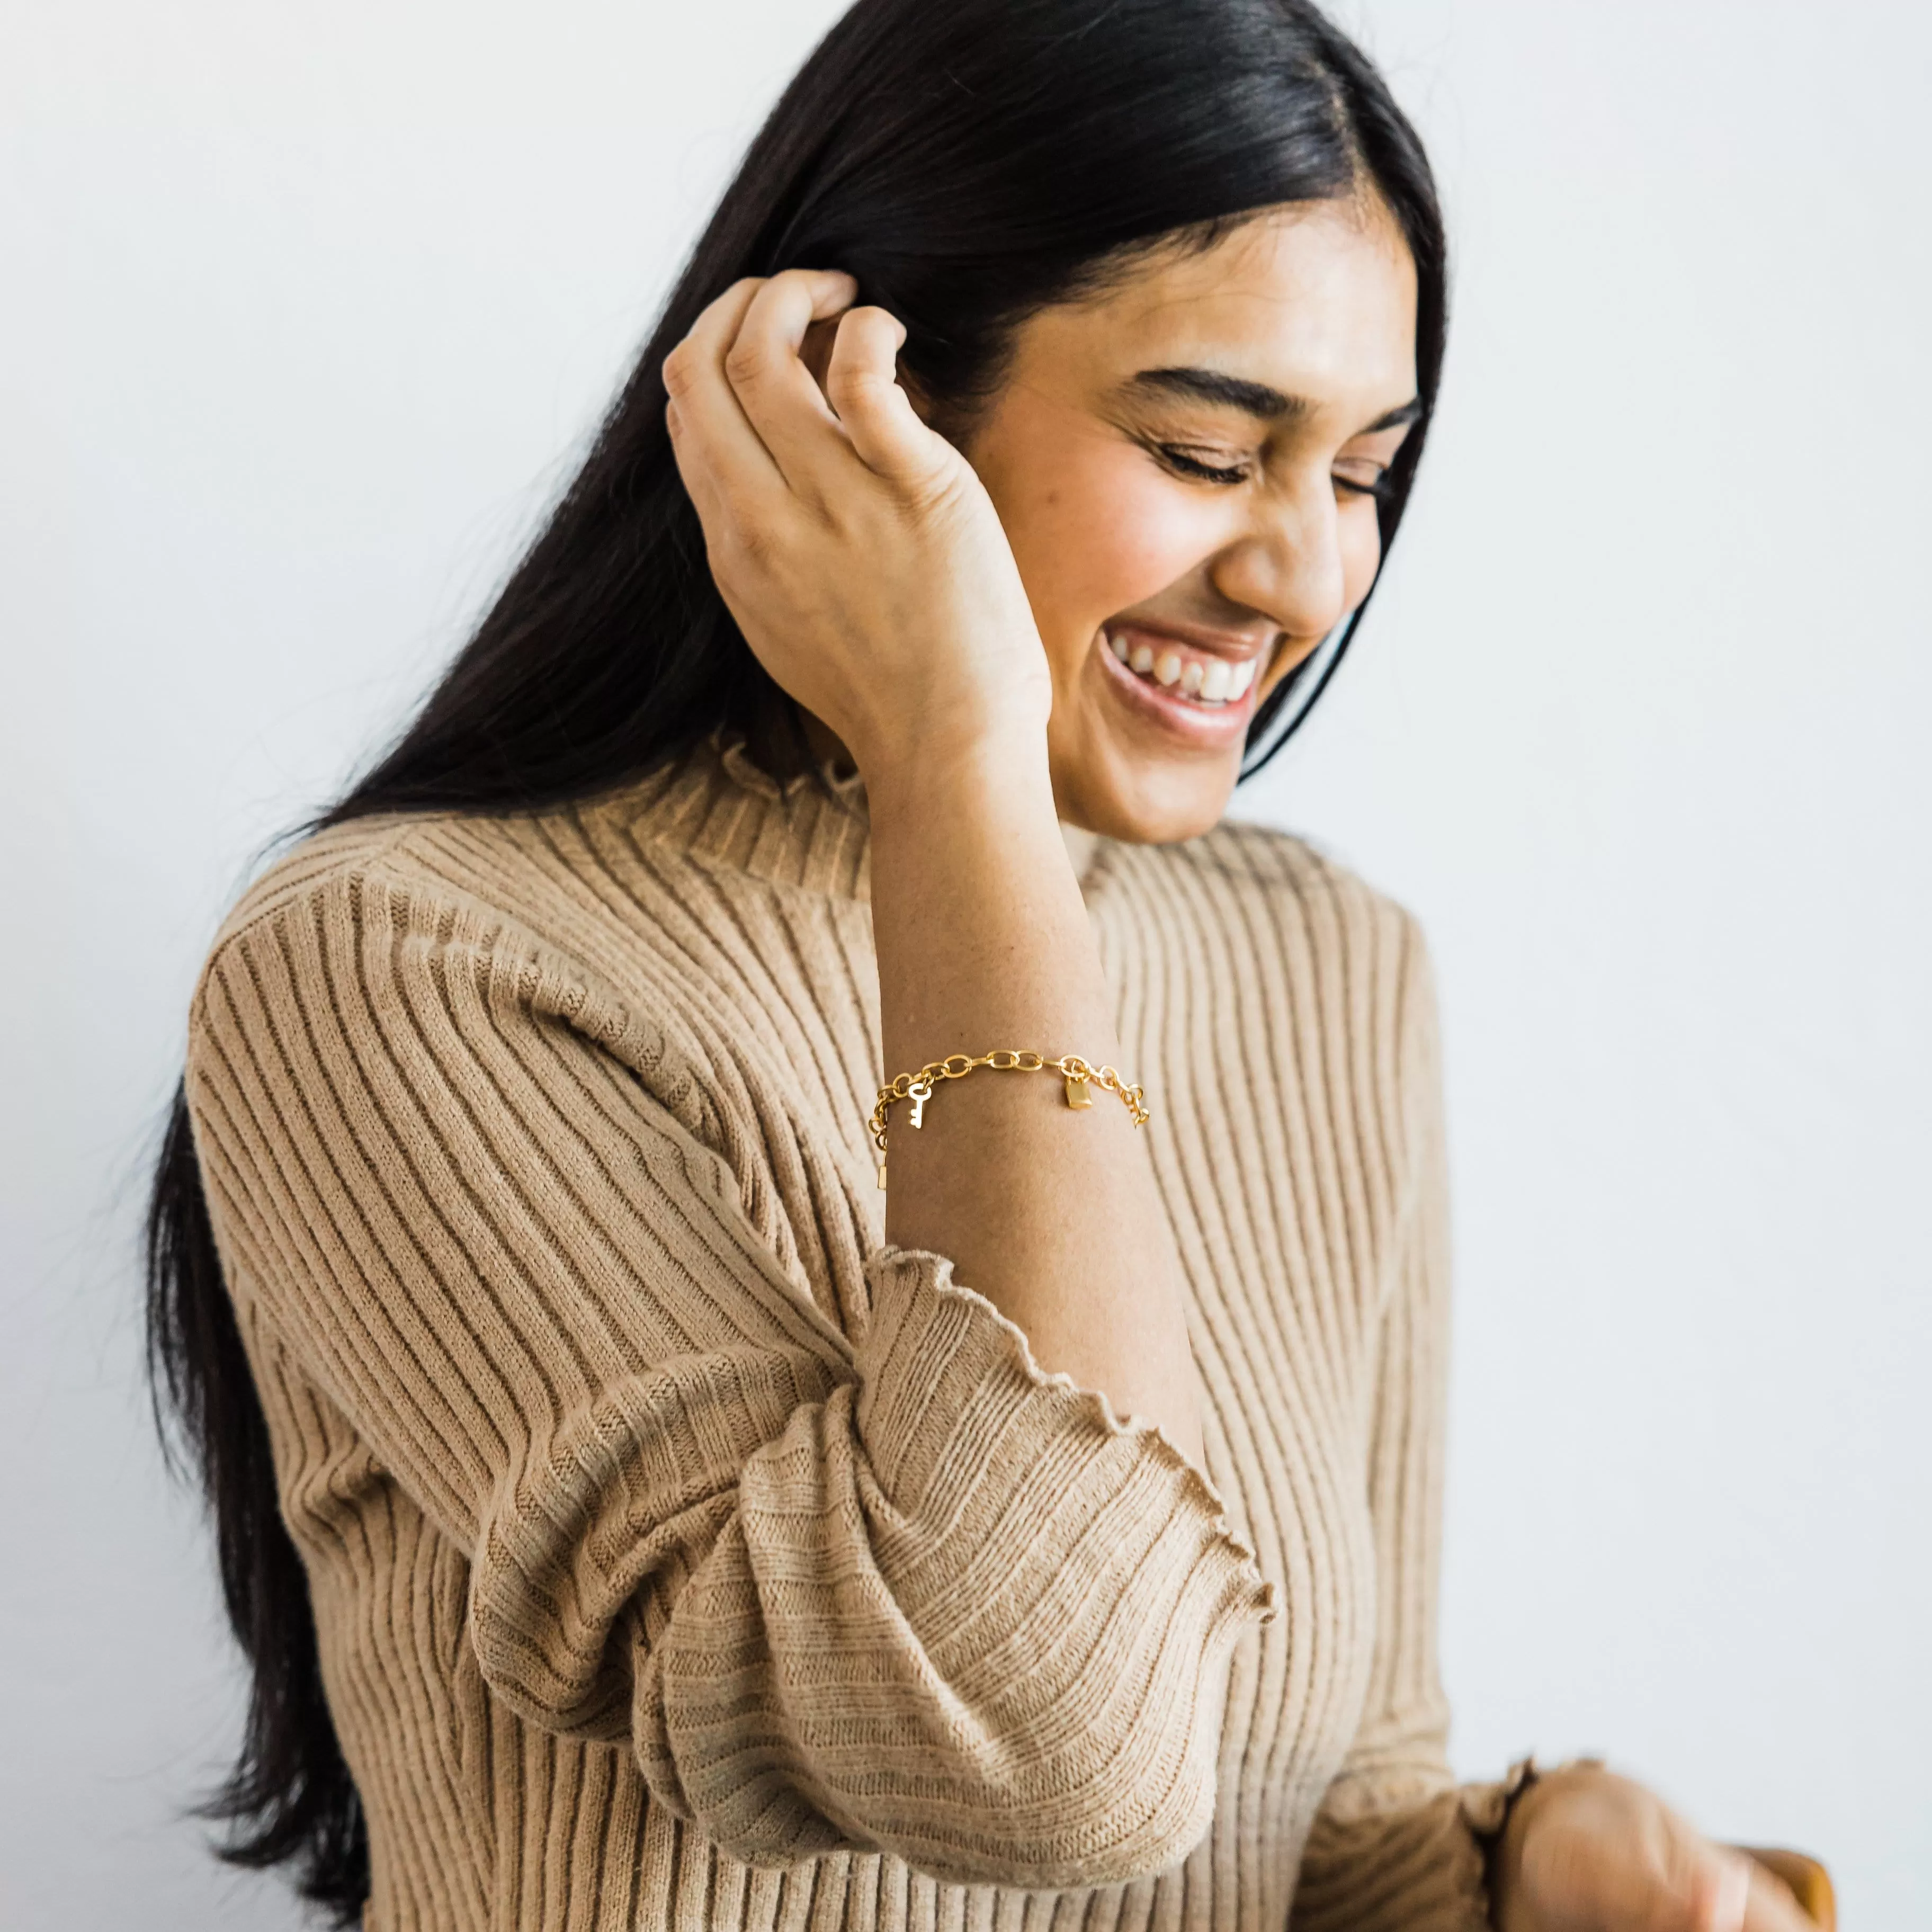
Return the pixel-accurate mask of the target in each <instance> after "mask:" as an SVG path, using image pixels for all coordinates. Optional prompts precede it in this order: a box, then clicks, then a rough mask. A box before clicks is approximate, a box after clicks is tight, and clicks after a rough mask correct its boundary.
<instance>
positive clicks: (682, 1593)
mask: <svg viewBox="0 0 1932 1932" xmlns="http://www.w3.org/2000/svg"><path fill="white" fill-rule="evenodd" d="M722 1085H724V1083H722V1082H711V1081H708V1080H707V1079H706V1073H705V1069H704V1067H703V1062H702V1057H701V1055H694V1054H693V1053H691V1052H688V1051H687V1052H679V1051H678V1050H676V1049H675V1048H674V1047H673V1046H672V1045H670V1043H668V1037H667V1033H666V1031H664V1029H663V1028H661V1027H659V1026H658V1025H656V1024H655V1023H654V1022H652V1021H651V1020H650V1019H648V1018H647V1017H646V1016H640V1015H639V1014H637V1013H635V1012H634V1011H631V1010H627V1009H626V1008H625V1006H624V1005H623V1004H622V1002H621V1001H619V1000H617V999H616V998H615V997H614V995H612V994H611V993H610V992H609V991H608V990H607V989H604V988H602V987H601V986H600V984H599V983H598V980H597V977H596V976H595V974H592V973H590V972H589V971H585V970H580V968H577V966H576V965H574V964H573V963H572V962H570V961H569V960H568V959H566V958H565V957H563V956H560V955H559V954H558V953H556V952H555V951H554V950H552V949H550V948H548V947H545V946H544V945H542V944H539V943H538V941H535V940H534V939H532V938H530V937H529V935H526V934H523V933H522V932H520V931H519V929H517V928H516V927H515V926H514V925H513V924H511V922H508V921H506V920H505V919H502V918H501V917H500V916H498V915H496V914H495V913H491V912H490V911H489V910H488V909H487V908H486V907H478V906H476V905H475V904H471V903H469V902H468V901H463V900H460V899H455V900H453V901H452V900H449V899H446V898H443V897H441V896H440V895H439V893H438V892H437V890H436V889H434V888H433V887H431V886H424V885H422V884H420V883H418V882H416V880H413V878H411V877H409V876H407V874H391V873H389V872H388V871H385V870H384V869H383V868H381V867H380V865H366V866H364V867H362V868H359V869H356V870H351V869H347V868H344V869H341V870H338V871H331V872H326V873H325V874H323V876H322V877H320V879H319V880H311V881H309V882H308V883H306V884H305V886H304V887H303V889H302V890H300V891H299V892H294V893H292V894H290V895H288V896H287V897H286V898H283V899H281V900H279V901H274V902H272V904H270V905H269V907H268V909H267V910H263V911H260V912H258V913H257V914H256V915H255V916H253V917H251V919H248V921H247V922H246V923H245V924H243V925H242V926H240V927H239V929H236V930H235V931H233V932H231V933H230V934H229V935H228V936H226V938H225V939H224V941H223V943H222V944H221V945H220V947H218V948H217V952H216V954H215V956H214V958H213V959H212V960H211V962H210V965H209V966H208V970H207V971H206V973H205V976H204V978H203V981H202V986H201V988H200V990H199V993H198V995H197V998H196V1004H195V1007H194V1010H193V1020H192V1025H191V1032H190V1054H189V1092H190V1100H191V1103H192V1106H193V1115H194V1120H195V1124H196V1144H197V1147H198V1149H199V1156H200V1160H201V1163H202V1171H203V1173H204V1175H205V1179H206V1182H207V1184H208V1195H209V1200H210V1206H211V1213H212V1214H213V1217H214V1223H215V1227H216V1232H217V1239H218V1241H219V1244H220V1248H221V1250H222V1254H223V1262H224V1265H225V1269H226V1274H227V1277H228V1280H229V1286H230V1289H231V1292H233V1294H234V1295H235V1296H236V1298H237V1300H238V1301H239V1302H240V1303H242V1304H244V1305H245V1307H246V1308H247V1311H248V1314H249V1316H250V1317H251V1319H252V1320H254V1321H257V1322H260V1323H261V1324H263V1325H265V1326H266V1328H268V1329H269V1331H271V1332H272V1333H273V1334H274V1335H275V1337H276V1338H277V1339H278V1341H279V1343H280V1344H281V1347H282V1349H284V1351H285V1352H286V1353H287V1355H289V1356H290V1357H291V1358H293V1361H295V1363H296V1364H297V1365H298V1366H299V1369H300V1370H301V1372H302V1373H303V1374H305V1376H308V1377H310V1378H311V1379H313V1380H314V1383H315V1384H316V1385H317V1388H319V1389H320V1390H321V1391H323V1393H324V1394H326V1395H327V1396H328V1397H330V1398H331V1399H332V1400H333V1401H334V1402H335V1404H336V1405H337V1406H338V1407H339V1408H340V1409H342V1410H343V1411H344V1412H345V1414H346V1415H347V1416H348V1417H349V1418H350V1421H351V1422H352V1424H353V1426H354V1427H355V1428H356V1430H357V1431H358V1432H359V1433H360V1434H361V1435H362V1436H363V1437H364V1438H365V1440H366V1441H367V1442H368V1445H369V1448H370V1451H371V1454H373V1455H374V1456H375V1457H377V1459H378V1460H379V1461H380V1463H381V1464H382V1465H383V1466H384V1467H385V1468H386V1469H387V1470H388V1471H389V1472H390V1474H391V1475H392V1478H393V1480H394V1481H395V1482H396V1483H397V1484H399V1485H401V1487H403V1488H404V1490H406V1491H407V1493H409V1494H410V1496H411V1497H412V1498H413V1499H414V1500H415V1502H416V1503H417V1505H418V1506H419V1508H422V1511H424V1513H425V1515H426V1516H427V1517H428V1518H429V1520H431V1522H433V1523H434V1524H435V1525H436V1526H437V1529H438V1530H439V1531H440V1533H441V1534H443V1535H445V1536H446V1537H448V1538H450V1539H451V1540H452V1541H453V1542H454V1543H455V1544H457V1545H458V1547H460V1549H461V1550H462V1551H463V1553H464V1554H465V1556H466V1558H467V1559H468V1561H469V1565H470V1566H471V1588H470V1593H469V1613H468V1628H467V1635H468V1641H469V1643H471V1644H472V1646H473V1647H474V1649H475V1655H476V1658H477V1659H478V1664H479V1667H480V1669H481V1673H482V1674H483V1676H484V1679H485V1682H487V1685H489V1687H490V1690H491V1691H492V1692H493V1694H494V1695H495V1696H496V1697H498V1698H499V1699H500V1700H502V1701H503V1702H504V1703H505V1704H506V1705H507V1706H509V1707H510V1708H511V1709H513V1710H514V1712H516V1713H517V1715H519V1716H520V1718H523V1720H524V1721H526V1722H528V1723H529V1724H534V1725H538V1726H541V1727H544V1728H547V1729H549V1730H555V1731H558V1732H562V1733H570V1734H573V1735H576V1736H583V1737H587V1738H596V1739H610V1740H613V1741H619V1740H622V1741H627V1742H628V1745H629V1746H630V1748H631V1749H632V1750H634V1752H635V1754H636V1755H637V1760H638V1761H639V1763H640V1766H641V1768H642V1771H643V1775H644V1777H645V1778H646V1781H647V1782H648V1784H649V1787H650V1789H651V1790H652V1793H653V1795H654V1796H655V1798H656V1799H658V1800H659V1801H660V1802H662V1803H664V1804H665V1805H667V1806H669V1807H670V1808H671V1809H672V1810H673V1811H675V1812H676V1814H678V1815H679V1816H680V1817H684V1818H686V1819H688V1820H694V1822H695V1823H697V1826H699V1827H700V1829H702V1831H703V1832H704V1833H705V1835H706V1836H707V1837H709V1838H710V1839H711V1840H712V1841H714V1842H715V1843H717V1844H718V1846H721V1848H722V1849H725V1850H727V1852H731V1853H733V1854H734V1855H736V1856H738V1857H739V1858H744V1859H746V1860H748V1861H752V1862H754V1863H760V1864H782V1863H786V1862H789V1861H793V1860H796V1859H799V1858H805V1857H809V1856H811V1855H814V1854H817V1853H819V1852H826V1851H828V1850H832V1849H851V1848H857V1849H876V1850H883V1851H888V1852H893V1853H895V1854H896V1855H898V1856H900V1857H901V1858H904V1859H905V1860H906V1861H907V1862H908V1863H909V1864H911V1865H912V1866H913V1867H915V1868H916V1869H918V1870H922V1871H924V1872H926V1873H929V1874H932V1875H933V1876H938V1877H943V1878H950V1879H959V1880H965V1881H974V1882H996V1883H1004V1884H1010V1885H1025V1886H1029V1887H1035V1888H1040V1887H1061V1886H1070V1885H1095V1884H1105V1883H1111V1882H1116V1881H1120V1880H1124V1879H1130V1878H1133V1877H1136V1876H1142V1875H1144V1874H1146V1873H1150V1872H1152V1871H1154V1870H1158V1869H1160V1868H1161V1867H1164V1866H1166V1865H1167V1864H1171V1863H1172V1862H1174V1861H1175V1860H1177V1859H1178V1858H1181V1856H1183V1855H1185V1854H1186V1852H1187V1851H1188V1850H1189V1849H1190V1848H1191V1846H1193V1843H1194V1842H1195V1841H1196V1839H1198V1838H1199V1837H1200V1835H1202V1832H1204V1831H1205V1829H1206V1826H1207V1823H1208V1819H1209V1817H1210V1815H1211V1811H1212V1808H1213V1804H1214V1761H1215V1757H1216V1754H1217V1746H1218V1742H1219V1731H1220V1712H1221V1704H1222V1698H1223V1687H1224V1683H1225V1678H1226V1664H1227V1660H1228V1656H1229V1652H1230V1650H1231V1649H1232V1646H1233V1643H1234V1642H1235V1639H1236V1637H1238V1635H1239V1634H1240V1631H1241V1628H1243V1627H1244V1625H1245V1624H1246V1623H1247V1622H1249V1621H1250V1619H1252V1618H1253V1617H1254V1616H1256V1615H1258V1614H1259V1613H1262V1611H1263V1610H1264V1609H1265V1601H1266V1589H1265V1586H1264V1585H1263V1583H1262V1581H1261V1580H1260V1577H1259V1574H1258V1572H1257V1571H1256V1568H1255V1566H1254V1563H1253V1557H1252V1556H1251V1554H1250V1553H1249V1552H1248V1551H1247V1550H1246V1549H1245V1548H1244V1547H1242V1546H1241V1544H1238V1542H1237V1541H1235V1539H1234V1538H1232V1536H1231V1535H1230V1534H1229V1532H1228V1530H1227V1529H1226V1526H1225V1525H1224V1523H1223V1521H1222V1520H1221V1516H1220V1506H1219V1504H1218V1502H1217V1499H1215V1497H1214V1494H1213V1492H1212V1491H1211V1489H1210V1488H1209V1487H1208V1484H1207V1483H1206V1482H1205V1480H1204V1479H1203V1478H1202V1477H1201V1476H1200V1475H1199V1474H1198V1473H1197V1472H1196V1471H1195V1470H1194V1469H1193V1468H1192V1466H1190V1465H1189V1464H1188V1463H1187V1462H1186V1461H1185V1460H1184V1458H1183V1457H1181V1456H1180V1455H1179V1454H1178V1453H1177V1452H1176V1451H1175V1450H1174V1449H1173V1448H1172V1447H1171V1446H1170V1445H1169V1443H1168V1442H1167V1441H1166V1439H1165V1438H1164V1437H1163V1436H1160V1434H1159V1433H1158V1432H1157V1431H1155V1430H1151V1429H1148V1428H1146V1427H1142V1426H1139V1425H1136V1424H1121V1423H1120V1422H1119V1421H1117V1420H1116V1419H1115V1418H1114V1417H1113V1415H1112V1413H1111V1412H1110V1411H1109V1409H1108V1408H1107V1406H1106V1403H1105V1402H1104V1401H1103V1400H1101V1399H1100V1397H1097V1396H1096V1395H1094V1394H1090V1393H1087V1392H1084V1391H1081V1390H1079V1389H1078V1388H1075V1387H1074V1386H1073V1385H1072V1384H1070V1382H1067V1380H1066V1379H1064V1378H1061V1377H1055V1376H1046V1375H1043V1373H1040V1370H1038V1369H1037V1367H1036V1366H1035V1364H1034V1362H1033V1361H1032V1359H1031V1355H1030V1354H1029V1352H1028V1348H1027V1346H1026V1343H1025V1339H1024V1337H1022V1335H1021V1334H1020V1333H1019V1331H1018V1330H1016V1328H1013V1325H1011V1324H1010V1323H1009V1322H1007V1321H1005V1320H1004V1319H1003V1318H1002V1317H1001V1316H1000V1315H999V1314H998V1312H997V1311H996V1310H995V1309H994V1308H993V1307H992V1305H991V1304H989V1303H988V1302H987V1301H985V1300H984V1299H983V1298H981V1297H980V1296H979V1295H975V1294H974V1293H973V1292H971V1290H970V1289H968V1288H966V1287H965V1286H962V1285H960V1284H959V1283H956V1282H955V1281H954V1280H953V1279H952V1274H951V1270H950V1265H949V1264H948V1263H947V1262H946V1261H945V1260H944V1259H942V1258H940V1257H938V1256H932V1255H927V1254H918V1253H907V1252H901V1251H897V1250H891V1249H886V1250H883V1251H882V1252H880V1253H877V1255H875V1256H874V1257H873V1259H872V1260H871V1263H870V1264H869V1266H868V1271H867V1277H868V1283H869V1286H870V1289H871V1314H870V1316H869V1319H868V1321H867V1322H866V1323H865V1326H864V1327H863V1328H862V1331H861V1332H860V1333H859V1334H857V1335H856V1337H853V1338H848V1337H846V1336H844V1334H841V1333H840V1332H839V1331H838V1330H837V1329H836V1328H835V1327H834V1326H832V1325H831V1324H830V1323H829V1322H828V1321H827V1320H826V1319H825V1318H824V1317H823V1316H821V1315H820V1313H819V1312H818V1311H817V1309H816V1308H815V1307H814V1306H813V1304H811V1301H810V1300H809V1298H808V1297H807V1296H805V1295H803V1294H802V1293H801V1292H799V1290H798V1289H796V1287H795V1286H793V1283H792V1282H791V1281H790V1280H788V1278H787V1275H786V1273H785V1271H784V1267H783V1265H781V1259H780V1258H779V1256H778V1255H777V1254H776V1253H775V1252H774V1250H773V1248H772V1245H771V1243H770V1241H769V1239H768V1238H760V1235H758V1234H757V1232H755V1230H754V1226H753V1223H752V1220H751V1216H750V1215H749V1214H748V1212H747V1211H746V1208H745V1201H746V1199H748V1198H750V1197H751V1196H762V1198H764V1199H769V1175H768V1174H762V1173H747V1172H742V1171H740V1170H742V1169H743V1168H744V1167H745V1166H747V1165H750V1166H756V1165H757V1163H758V1161H759V1160H760V1157H761V1155H762V1151H763V1145H764V1144H763V1140H762V1139H761V1137H760V1133H759V1131H758V1129H757V1126H756V1124H750V1123H745V1122H735V1123H734V1122H733V1121H730V1119H729V1118H727V1116H726V1115H725V1114H724V1112H722V1111H721V1109H723V1107H724V1103H722V1102H721V1101H720V1100H719V1099H718V1097H717V1094H716V1093H715V1091H713V1089H714V1088H718V1087H721V1086H722ZM734 1091H735V1090H734ZM721 1148H722V1149H726V1150H728V1151H729V1153H730V1158H729V1159H727V1155H726V1154H725V1153H724V1152H721V1151H720V1149H721ZM733 1160H736V1162H737V1163H739V1169H734V1168H733Z"/></svg>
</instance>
